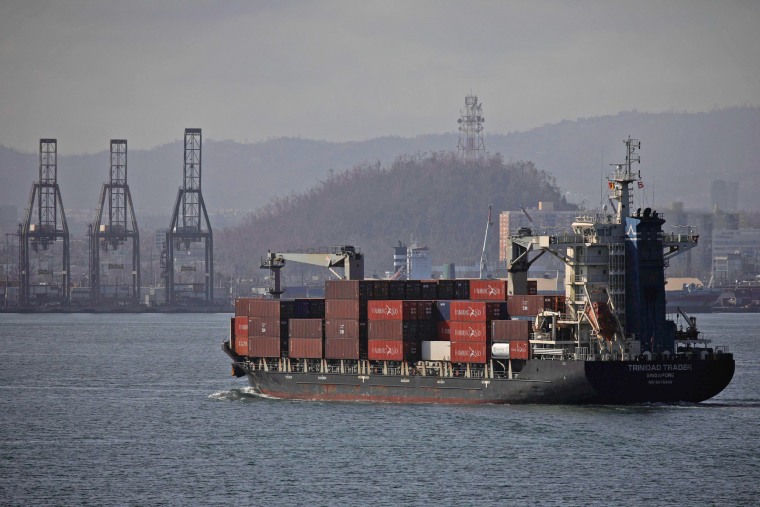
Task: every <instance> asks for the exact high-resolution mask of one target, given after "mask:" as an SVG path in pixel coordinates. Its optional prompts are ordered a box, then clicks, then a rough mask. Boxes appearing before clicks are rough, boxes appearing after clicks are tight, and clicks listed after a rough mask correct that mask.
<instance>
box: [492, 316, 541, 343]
mask: <svg viewBox="0 0 760 507" xmlns="http://www.w3.org/2000/svg"><path fill="white" fill-rule="evenodd" d="M530 332H531V323H530V321H527V320H494V321H492V322H491V340H492V341H494V342H511V341H527V340H529V339H530Z"/></svg>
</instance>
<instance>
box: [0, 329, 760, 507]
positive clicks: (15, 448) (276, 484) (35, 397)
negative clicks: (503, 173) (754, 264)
mask: <svg viewBox="0 0 760 507" xmlns="http://www.w3.org/2000/svg"><path fill="white" fill-rule="evenodd" d="M229 316H230V315H229V314H205V315H197V314H195V315H181V314H145V315H90V314H60V315H56V314H53V315H19V314H0V505H35V506H37V505H98V506H102V505H227V506H230V505H257V506H264V505H271V506H277V505H289V506H291V505H309V506H311V505H325V506H327V505H329V506H333V505H346V506H353V505H368V506H382V505H389V506H390V505H393V506H395V505H441V506H447V505H479V506H483V505H496V504H498V505H528V504H537V505H626V506H627V505H690V506H691V505H758V502H760V315H752V314H733V315H727V314H723V315H717V314H712V315H701V316H699V319H698V323H699V324H700V325H701V328H702V331H703V334H704V335H707V336H709V337H711V338H713V339H714V340H715V344H724V345H728V346H729V347H730V349H731V351H732V352H734V353H735V355H736V359H737V366H736V375H735V376H734V380H733V382H732V383H731V384H730V385H729V386H728V388H727V389H726V390H725V391H723V392H722V393H721V394H720V395H719V396H717V397H716V398H714V399H712V400H710V401H708V402H705V403H701V404H696V405H695V404H684V405H675V406H673V405H640V406H630V407H616V406H598V407H573V406H538V405H529V406H481V407H452V406H436V405H392V404H368V403H322V402H290V401H280V400H272V399H264V398H260V397H257V396H255V395H253V394H252V393H251V391H250V389H249V388H248V387H247V383H246V381H245V379H235V378H233V377H231V376H230V364H229V361H228V359H227V357H226V356H225V355H224V354H223V352H222V351H221V348H220V344H221V342H222V340H223V339H224V338H225V337H226V335H227V330H228V322H229Z"/></svg>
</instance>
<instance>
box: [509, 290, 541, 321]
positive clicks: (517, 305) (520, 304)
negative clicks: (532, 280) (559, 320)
mask: <svg viewBox="0 0 760 507" xmlns="http://www.w3.org/2000/svg"><path fill="white" fill-rule="evenodd" d="M543 309H544V296H530V295H510V296H509V297H507V313H508V314H509V315H510V316H512V315H515V316H535V315H538V314H539V313H541V311H542V310H543Z"/></svg>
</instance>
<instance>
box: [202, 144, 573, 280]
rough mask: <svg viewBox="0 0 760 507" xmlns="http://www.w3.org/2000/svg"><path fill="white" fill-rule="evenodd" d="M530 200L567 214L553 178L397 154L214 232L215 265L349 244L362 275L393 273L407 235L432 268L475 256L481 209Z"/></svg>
mask: <svg viewBox="0 0 760 507" xmlns="http://www.w3.org/2000/svg"><path fill="white" fill-rule="evenodd" d="M538 201H551V202H554V203H555V206H556V207H557V209H572V207H571V206H569V205H568V204H567V203H566V202H565V200H564V198H563V197H562V195H561V193H560V191H559V189H558V188H557V186H556V184H555V181H554V178H553V177H552V176H551V175H549V174H547V173H545V172H544V171H541V170H539V169H538V168H536V167H535V166H534V165H533V163H531V162H523V161H520V162H512V163H505V162H504V161H503V159H502V157H501V156H500V155H495V156H491V157H489V158H488V159H487V160H486V161H484V162H482V163H479V164H475V165H465V164H463V163H462V162H461V161H460V160H459V159H458V157H456V156H455V155H454V154H453V153H443V152H441V153H436V154H432V155H429V156H426V157H421V156H420V157H403V158H398V159H397V160H396V161H395V162H394V163H392V164H391V165H390V167H383V166H382V165H381V164H380V163H376V164H373V165H361V166H356V167H354V168H353V169H351V170H349V171H345V172H339V173H334V174H332V175H330V176H329V177H328V178H327V179H325V180H324V181H322V182H320V183H319V184H318V185H317V186H315V187H314V188H312V189H311V190H309V191H307V192H304V193H296V194H292V195H290V196H288V197H284V198H278V199H274V200H273V201H272V202H270V203H269V204H268V205H267V206H265V207H263V208H261V209H260V210H258V211H256V212H255V213H253V214H250V215H249V216H248V217H247V218H246V219H245V220H244V223H242V224H241V225H239V226H237V227H234V228H231V229H227V230H225V231H221V232H220V233H219V234H218V235H217V238H218V239H217V243H216V244H217V245H218V246H217V248H216V250H217V256H216V259H217V262H218V265H217V269H220V270H224V271H227V272H235V271H237V272H241V269H242V271H243V272H245V271H247V270H248V269H249V268H250V266H253V265H254V264H257V263H258V261H259V257H260V256H262V255H264V254H265V253H266V251H267V250H272V251H283V250H293V249H307V248H314V247H320V246H331V245H343V244H351V245H356V246H359V247H360V248H361V249H362V251H363V252H364V253H365V256H366V270H367V274H368V275H369V274H372V273H373V272H378V273H382V272H383V271H385V270H388V269H391V267H392V256H393V250H392V248H391V247H392V246H394V245H396V244H397V243H398V241H399V240H400V241H404V242H405V243H408V242H409V238H410V236H411V235H414V237H415V238H416V239H417V240H418V242H419V244H420V245H426V246H428V247H429V248H430V249H431V256H432V259H433V262H434V264H437V263H443V262H455V261H463V260H468V259H469V260H473V259H478V258H479V256H480V250H481V248H482V243H483V234H484V232H485V223H486V217H487V212H488V205H489V204H493V205H494V209H495V210H497V212H498V211H499V210H518V209H519V207H520V205H523V206H526V207H527V206H535V205H536V204H537V203H538ZM494 221H495V222H496V223H498V217H497V216H495V218H494ZM497 247H498V234H497V233H496V230H494V234H493V236H492V237H491V241H490V242H489V258H491V259H496V258H498V255H497ZM233 266H236V267H237V269H236V270H232V269H231V268H232V267H233Z"/></svg>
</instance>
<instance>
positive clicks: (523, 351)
mask: <svg viewBox="0 0 760 507" xmlns="http://www.w3.org/2000/svg"><path fill="white" fill-rule="evenodd" d="M509 358H510V359H530V342H527V341H524V342H509Z"/></svg>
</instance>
